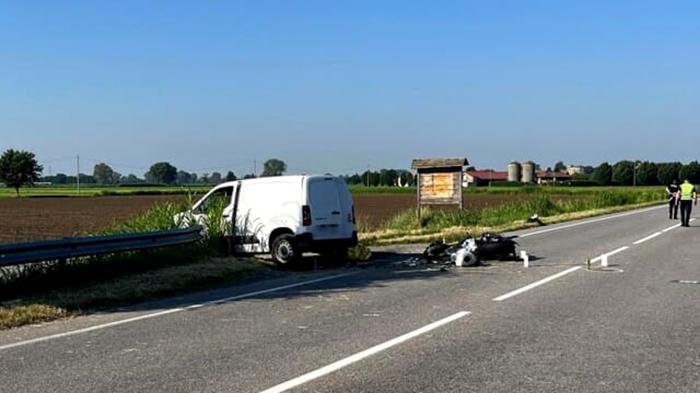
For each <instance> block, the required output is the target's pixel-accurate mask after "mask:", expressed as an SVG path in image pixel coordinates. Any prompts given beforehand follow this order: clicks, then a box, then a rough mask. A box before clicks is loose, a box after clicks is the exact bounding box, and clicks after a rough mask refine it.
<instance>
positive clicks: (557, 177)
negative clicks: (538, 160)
mask: <svg viewBox="0 0 700 393" xmlns="http://www.w3.org/2000/svg"><path fill="white" fill-rule="evenodd" d="M535 176H536V177H537V184H552V183H556V182H560V181H567V180H571V175H569V174H568V173H566V172H554V171H538V172H536V173H535Z"/></svg>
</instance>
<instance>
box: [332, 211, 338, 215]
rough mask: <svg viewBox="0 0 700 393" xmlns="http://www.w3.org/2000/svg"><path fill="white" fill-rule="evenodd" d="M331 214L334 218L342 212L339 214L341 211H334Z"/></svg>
mask: <svg viewBox="0 0 700 393" xmlns="http://www.w3.org/2000/svg"><path fill="white" fill-rule="evenodd" d="M331 214H332V215H334V216H337V215H339V214H340V212H339V211H332V212H331Z"/></svg>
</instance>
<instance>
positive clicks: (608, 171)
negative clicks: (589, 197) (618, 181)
mask: <svg viewBox="0 0 700 393" xmlns="http://www.w3.org/2000/svg"><path fill="white" fill-rule="evenodd" d="M612 174H613V170H612V167H611V166H610V164H608V163H607V162H604V163H602V164H600V165H598V167H597V168H595V169H594V170H593V173H592V174H591V180H593V181H594V182H596V183H598V184H600V185H601V186H607V185H609V184H610V183H612Z"/></svg>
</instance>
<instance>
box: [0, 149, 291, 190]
mask: <svg viewBox="0 0 700 393" xmlns="http://www.w3.org/2000/svg"><path fill="white" fill-rule="evenodd" d="M43 170H44V168H43V166H42V165H40V164H39V163H38V161H37V159H36V156H35V154H34V153H32V152H28V151H21V150H14V149H8V150H6V151H5V152H4V153H3V154H2V155H1V156H0V182H2V183H4V184H5V185H6V186H7V187H11V188H14V189H15V191H16V192H17V195H19V189H20V188H21V187H22V186H27V185H33V184H35V183H38V182H46V183H51V184H58V185H62V184H76V183H77V182H78V180H80V183H81V184H100V185H117V184H127V185H128V184H163V185H192V184H219V183H221V182H224V181H234V180H238V177H237V176H236V174H235V173H233V171H228V172H227V173H226V174H225V175H223V174H221V173H220V172H212V173H211V174H209V173H204V174H201V175H197V174H196V173H189V172H187V171H184V170H178V169H177V168H176V167H175V166H173V165H172V164H170V163H169V162H165V161H163V162H157V163H155V164H153V165H151V167H150V168H149V169H148V171H147V172H146V173H144V175H143V177H142V178H140V177H138V176H136V175H134V174H129V175H126V176H124V175H122V174H120V173H119V172H117V171H115V170H114V169H113V168H112V167H111V166H109V165H108V164H106V163H104V162H100V163H98V164H96V165H95V166H94V168H93V171H92V175H88V174H83V173H80V174H79V175H78V176H79V177H76V176H72V175H66V174H65V173H57V174H56V175H53V176H41V173H42V171H43ZM286 171H287V164H285V162H284V161H282V160H279V159H276V158H272V159H269V160H267V161H265V163H264V164H263V172H262V174H261V175H260V176H261V177H267V176H281V175H283V174H284V172H286ZM254 177H257V175H256V174H254V173H250V174H247V175H244V176H243V179H249V178H254Z"/></svg>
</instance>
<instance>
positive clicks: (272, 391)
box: [261, 311, 471, 393]
mask: <svg viewBox="0 0 700 393" xmlns="http://www.w3.org/2000/svg"><path fill="white" fill-rule="evenodd" d="M469 314H471V312H469V311H461V312H458V313H456V314H454V315H451V316H449V317H447V318H444V319H441V320H439V321H436V322H433V323H431V324H430V325H426V326H423V327H422V328H420V329H417V330H414V331H412V332H410V333H406V334H404V335H402V336H399V337H396V338H394V339H392V340H389V341H387V342H385V343H382V344H379V345H376V346H374V347H372V348H369V349H366V350H364V351H362V352H358V353H356V354H354V355H352V356H349V357H346V358H345V359H341V360H339V361H337V362H335V363H331V364H329V365H327V366H325V367H321V368H319V369H317V370H314V371H312V372H310V373H307V374H304V375H302V376H300V377H297V378H294V379H291V380H289V381H287V382H284V383H281V384H279V385H276V386H273V387H271V388H269V389H265V390H264V391H262V392H261V393H279V392H285V391H287V390H289V389H292V388H295V387H297V386H299V385H303V384H305V383H307V382H310V381H313V380H314V379H318V378H321V377H323V376H325V375H328V374H330V373H332V372H335V371H338V370H340V369H342V368H344V367H347V366H349V365H351V364H353V363H357V362H359V361H360V360H363V359H365V358H367V357H370V356H372V355H376V354H377V353H379V352H382V351H385V350H387V349H389V348H391V347H393V346H396V345H399V344H401V343H403V342H406V341H408V340H410V339H412V338H415V337H418V336H420V335H422V334H425V333H427V332H429V331H431V330H434V329H437V328H439V327H440V326H443V325H446V324H448V323H450V322H453V321H456V320H458V319H460V318H462V317H465V316H467V315H469Z"/></svg>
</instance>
